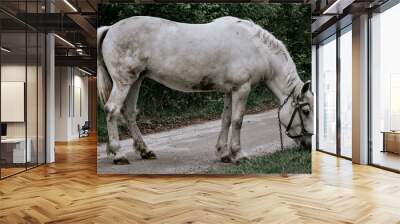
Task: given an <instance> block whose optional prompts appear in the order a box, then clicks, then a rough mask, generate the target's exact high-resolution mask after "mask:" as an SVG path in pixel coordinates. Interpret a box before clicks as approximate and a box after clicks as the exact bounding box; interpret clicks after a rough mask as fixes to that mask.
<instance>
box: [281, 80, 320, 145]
mask: <svg viewBox="0 0 400 224" xmlns="http://www.w3.org/2000/svg"><path fill="white" fill-rule="evenodd" d="M294 90H295V88H293V90H292V91H291V92H290V94H289V95H288V96H287V97H286V98H285V100H284V101H283V103H282V104H281V105H280V106H279V108H278V121H279V134H280V140H281V150H282V151H283V149H284V147H283V136H282V121H281V116H280V114H281V109H282V108H283V106H285V104H286V103H287V102H288V101H289V99H290V97H291V96H292V95H293V93H294ZM294 103H295V108H294V110H293V113H292V116H291V117H290V121H289V124H288V126H287V127H286V135H287V136H288V137H290V138H301V137H303V136H312V134H311V133H309V132H307V130H306V129H305V127H304V121H303V117H302V116H301V108H302V107H304V106H306V105H309V103H300V102H299V101H298V100H294ZM297 113H299V118H300V124H301V133H299V134H297V135H291V134H290V133H289V130H290V128H291V126H292V123H293V120H294V118H295V116H296V114H297Z"/></svg>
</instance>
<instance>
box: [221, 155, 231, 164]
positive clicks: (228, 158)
mask: <svg viewBox="0 0 400 224" xmlns="http://www.w3.org/2000/svg"><path fill="white" fill-rule="evenodd" d="M221 162H223V163H231V162H232V159H231V157H230V156H224V157H221Z"/></svg>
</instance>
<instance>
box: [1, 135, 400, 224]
mask: <svg viewBox="0 0 400 224" xmlns="http://www.w3.org/2000/svg"><path fill="white" fill-rule="evenodd" d="M56 156H57V162H56V163H55V164H51V165H47V166H42V167H39V168H36V169H33V170H30V171H28V172H26V173H22V174H20V175H17V176H14V177H11V178H8V179H5V180H3V181H0V223H43V222H48V223H374V224H375V223H400V175H398V174H395V173H390V172H387V171H384V170H380V169H377V168H373V167H369V166H358V165H352V164H351V163H350V162H349V161H347V160H343V159H337V158H335V157H333V156H330V155H326V154H322V153H319V152H314V153H313V174H312V175H296V176H294V175H292V176H289V178H283V177H280V176H263V177H261V176H255V177H199V176H196V177H193V176H192V177H171V176H169V177H166V176H164V177H160V176H158V177H133V176H98V175H97V174H96V139H95V138H93V137H91V138H86V139H84V140H82V141H80V142H73V143H70V144H58V145H57V154H56Z"/></svg>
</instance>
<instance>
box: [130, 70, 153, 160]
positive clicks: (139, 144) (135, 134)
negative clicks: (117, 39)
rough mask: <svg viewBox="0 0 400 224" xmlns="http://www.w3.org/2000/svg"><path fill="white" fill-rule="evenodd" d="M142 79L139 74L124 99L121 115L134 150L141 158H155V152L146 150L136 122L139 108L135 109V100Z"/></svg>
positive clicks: (136, 99)
mask: <svg viewBox="0 0 400 224" xmlns="http://www.w3.org/2000/svg"><path fill="white" fill-rule="evenodd" d="M143 79H144V76H141V77H140V78H139V79H138V80H137V81H136V82H135V83H134V84H133V86H132V89H131V90H130V92H129V95H128V98H127V99H126V101H125V105H124V110H123V115H124V118H125V120H126V121H127V122H128V126H129V131H130V133H131V136H132V138H133V142H134V150H136V151H137V152H139V153H140V157H142V159H156V158H157V157H156V154H154V152H152V151H149V150H148V148H147V145H146V143H145V142H144V140H143V137H142V133H141V132H140V130H139V127H138V126H137V123H136V117H137V114H138V113H139V110H138V109H137V101H138V97H139V92H140V86H141V84H142V81H143Z"/></svg>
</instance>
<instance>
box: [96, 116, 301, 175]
mask: <svg viewBox="0 0 400 224" xmlns="http://www.w3.org/2000/svg"><path fill="white" fill-rule="evenodd" d="M220 125H221V121H220V120H217V121H210V122H205V123H202V124H196V125H192V126H188V127H183V128H179V129H174V130H169V131H165V132H160V133H154V134H149V135H145V136H144V139H145V141H146V143H147V145H148V147H149V149H151V150H153V152H155V153H156V155H157V159H156V160H142V159H140V156H139V155H138V154H137V153H136V152H134V151H133V146H132V139H127V140H123V141H121V150H122V151H123V152H127V155H128V159H129V161H130V164H129V165H113V163H112V159H110V158H107V155H106V152H105V144H101V145H98V149H97V154H98V155H97V156H98V159H97V172H98V173H99V174H199V173H204V172H206V171H207V170H208V169H209V168H210V167H215V166H227V164H224V163H221V162H220V161H219V159H218V158H217V156H216V155H215V144H216V141H217V137H218V133H219V131H220ZM241 141H242V150H244V151H245V152H246V153H247V155H249V156H257V155H262V154H265V153H269V152H274V151H276V150H278V149H280V141H279V127H278V121H277V111H276V110H271V111H268V112H263V113H259V114H253V115H246V116H245V118H244V122H243V127H242V138H241ZM284 143H285V145H286V146H287V145H292V144H294V142H293V141H292V140H290V139H289V138H288V137H286V136H285V135H284ZM228 165H229V164H228Z"/></svg>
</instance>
